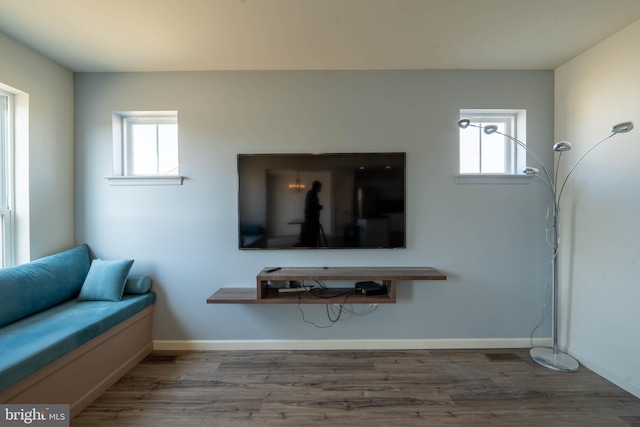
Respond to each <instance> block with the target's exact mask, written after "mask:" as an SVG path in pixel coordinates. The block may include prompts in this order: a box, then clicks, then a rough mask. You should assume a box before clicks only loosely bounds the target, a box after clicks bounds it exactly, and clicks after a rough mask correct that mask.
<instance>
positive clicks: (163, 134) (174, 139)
mask: <svg viewBox="0 0 640 427" xmlns="http://www.w3.org/2000/svg"><path fill="white" fill-rule="evenodd" d="M158 174H160V175H177V174H178V125H175V124H170V125H169V124H167V125H158Z"/></svg>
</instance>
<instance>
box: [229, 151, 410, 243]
mask: <svg viewBox="0 0 640 427" xmlns="http://www.w3.org/2000/svg"><path fill="white" fill-rule="evenodd" d="M405 168H406V155H405V153H327V154H325V153H322V154H239V155H238V185H239V187H238V188H239V189H238V217H239V221H238V247H239V248H240V249H318V248H404V247H406V221H405V175H406V173H405Z"/></svg>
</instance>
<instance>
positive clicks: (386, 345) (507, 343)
mask: <svg viewBox="0 0 640 427" xmlns="http://www.w3.org/2000/svg"><path fill="white" fill-rule="evenodd" d="M531 345H532V341H531V339H530V338H484V339H475V338H473V339H406V340H242V341H233V340H219V341H218V340H155V341H154V342H153V348H154V350H436V349H476V348H530V347H531ZM533 346H534V347H538V346H542V347H549V346H551V338H534V339H533Z"/></svg>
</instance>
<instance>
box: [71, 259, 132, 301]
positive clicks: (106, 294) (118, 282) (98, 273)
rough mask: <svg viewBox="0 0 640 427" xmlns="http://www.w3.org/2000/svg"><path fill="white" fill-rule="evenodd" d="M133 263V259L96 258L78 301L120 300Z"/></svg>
mask: <svg viewBox="0 0 640 427" xmlns="http://www.w3.org/2000/svg"><path fill="white" fill-rule="evenodd" d="M132 265H133V260H132V259H128V260H122V261H106V260H103V259H94V260H93V262H92V263H91V267H90V268H89V273H88V274H87V278H86V279H85V280H84V283H83V284H82V289H80V295H78V301H120V300H121V299H122V293H123V291H124V286H125V284H126V283H127V276H129V270H131V266H132Z"/></svg>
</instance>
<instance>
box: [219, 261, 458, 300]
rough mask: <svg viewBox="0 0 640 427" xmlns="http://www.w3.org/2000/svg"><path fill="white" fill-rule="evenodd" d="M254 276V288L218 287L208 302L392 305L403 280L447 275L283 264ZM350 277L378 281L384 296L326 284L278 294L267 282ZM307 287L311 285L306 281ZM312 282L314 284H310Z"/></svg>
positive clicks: (404, 269)
mask: <svg viewBox="0 0 640 427" xmlns="http://www.w3.org/2000/svg"><path fill="white" fill-rule="evenodd" d="M268 270H269V268H264V269H262V271H261V272H260V273H258V275H257V277H256V281H257V283H256V287H255V288H220V289H218V290H217V291H216V292H215V293H214V294H213V295H211V296H210V297H209V298H207V303H208V304H344V303H346V304H393V303H395V302H396V285H397V282H398V281H403V280H446V279H447V276H445V275H444V274H442V273H441V272H439V271H438V270H436V269H435V268H431V267H283V268H281V269H279V270H276V271H272V272H270V273H269V272H268ZM289 280H295V281H298V282H300V283H305V282H306V281H314V282H315V281H333V280H352V281H354V282H356V281H367V280H372V281H378V282H382V284H383V285H384V286H385V288H386V291H387V293H386V294H383V295H370V296H367V295H363V294H357V293H355V292H354V288H353V287H351V288H345V287H328V288H327V289H324V290H322V289H315V290H313V291H310V292H295V293H280V292H278V290H277V289H275V288H273V287H272V286H271V285H270V284H269V282H272V283H273V282H275V281H289ZM306 285H307V286H310V284H308V283H307V284H306ZM311 285H315V283H313V284H311Z"/></svg>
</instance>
